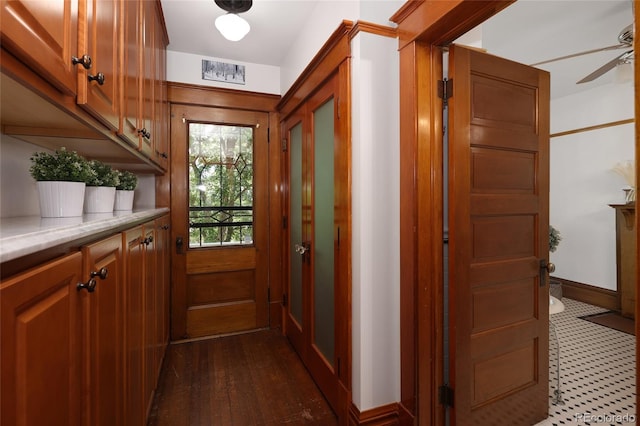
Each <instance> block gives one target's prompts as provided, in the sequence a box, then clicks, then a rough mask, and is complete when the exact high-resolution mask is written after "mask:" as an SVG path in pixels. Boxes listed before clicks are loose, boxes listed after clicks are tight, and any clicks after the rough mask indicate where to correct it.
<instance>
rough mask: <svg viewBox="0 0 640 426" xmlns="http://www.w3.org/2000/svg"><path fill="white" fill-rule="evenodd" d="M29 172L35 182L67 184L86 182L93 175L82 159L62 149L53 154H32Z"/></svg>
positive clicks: (73, 152) (72, 152)
mask: <svg viewBox="0 0 640 426" xmlns="http://www.w3.org/2000/svg"><path fill="white" fill-rule="evenodd" d="M29 172H30V173H31V176H32V177H33V178H34V179H35V180H36V181H67V182H86V181H87V180H88V179H89V178H90V177H91V176H92V174H93V173H92V171H91V167H90V166H89V162H88V161H87V160H86V159H85V158H84V157H82V156H80V155H79V154H78V153H77V152H75V151H67V150H66V149H65V148H64V147H62V148H60V149H59V150H56V151H55V152H54V153H53V154H50V153H48V152H36V153H34V154H33V155H32V156H31V167H30V168H29Z"/></svg>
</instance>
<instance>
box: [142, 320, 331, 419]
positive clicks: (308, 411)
mask: <svg viewBox="0 0 640 426" xmlns="http://www.w3.org/2000/svg"><path fill="white" fill-rule="evenodd" d="M280 424H289V425H322V426H331V425H337V421H336V418H335V416H334V414H333V412H332V411H331V409H330V408H329V405H328V403H327V402H326V400H325V399H324V397H323V396H322V394H321V393H320V391H319V390H318V388H317V387H316V385H315V383H314V382H313V380H312V379H311V377H310V376H309V373H308V372H307V370H306V369H305V367H304V365H303V364H302V362H301V361H300V359H299V358H298V356H297V354H296V353H295V352H294V350H293V348H292V347H291V345H290V344H289V342H288V341H287V339H286V337H284V336H283V335H282V334H281V332H280V330H261V331H256V332H252V333H246V334H239V335H235V336H228V337H220V338H214V339H208V340H200V341H194V342H187V343H179V344H173V345H169V347H168V348H167V355H166V359H165V361H164V364H163V366H162V372H161V374H160V381H159V384H158V389H157V391H156V396H155V400H154V403H153V406H152V409H151V414H150V416H149V422H148V426H156V425H157V426H182V425H184V426H213V425H225V426H226V425H233V426H236V425H237V426H244V425H280Z"/></svg>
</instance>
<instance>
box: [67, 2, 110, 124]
mask: <svg viewBox="0 0 640 426" xmlns="http://www.w3.org/2000/svg"><path fill="white" fill-rule="evenodd" d="M119 9H120V5H119V3H118V2H117V1H111V0H106V1H105V0H80V16H81V17H82V19H80V36H79V38H80V43H79V51H80V54H81V55H86V57H88V58H91V68H89V69H86V68H85V67H82V66H80V67H79V80H78V100H77V101H78V104H79V105H82V106H83V108H85V109H86V110H88V111H89V112H90V113H91V114H92V115H93V116H94V117H96V118H97V119H99V120H100V121H101V122H102V123H103V124H104V125H106V126H107V127H108V128H109V129H111V130H117V129H118V125H119V119H120V117H119V109H118V105H119V102H118V101H119V100H118V84H119V82H118V79H119V76H120V74H119V72H118V67H119V64H118V54H119V49H118V47H119V46H120V41H119V25H118V21H119Z"/></svg>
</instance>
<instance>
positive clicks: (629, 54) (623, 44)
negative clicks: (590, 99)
mask: <svg viewBox="0 0 640 426" xmlns="http://www.w3.org/2000/svg"><path fill="white" fill-rule="evenodd" d="M633 33H634V28H633V24H630V25H628V26H626V27H625V28H623V29H622V31H620V34H619V35H618V42H619V43H618V44H615V45H613V46H607V47H601V48H599V49H592V50H586V51H584V52H578V53H574V54H571V55H566V56H561V57H559V58H553V59H549V60H546V61H542V62H537V63H535V64H531V66H536V65H542V64H548V63H550V62H555V61H560V60H562V59H569V58H575V57H576V56H582V55H588V54H590V53H596V52H603V51H606V50H618V49H627V50H626V51H625V52H624V53H622V54H620V55H618V56H617V57H616V58H614V59H612V60H611V61H609V62H607V63H606V64H604V65H602V66H601V67H600V68H598V69H597V70H595V71H593V72H592V73H591V74H589V75H588V76H586V77H584V78H583V79H582V80H580V81H578V82H577V83H576V84H581V83H587V82H589V81H593V80H595V79H596V78H598V77H600V76H602V75H604V74H605V73H607V72H608V71H611V70H612V69H614V68H615V67H616V66H617V65H620V64H626V63H631V61H632V60H633V59H634V52H633V36H634V34H633Z"/></svg>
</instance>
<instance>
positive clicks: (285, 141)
mask: <svg viewBox="0 0 640 426" xmlns="http://www.w3.org/2000/svg"><path fill="white" fill-rule="evenodd" d="M282 152H287V138H282Z"/></svg>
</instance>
